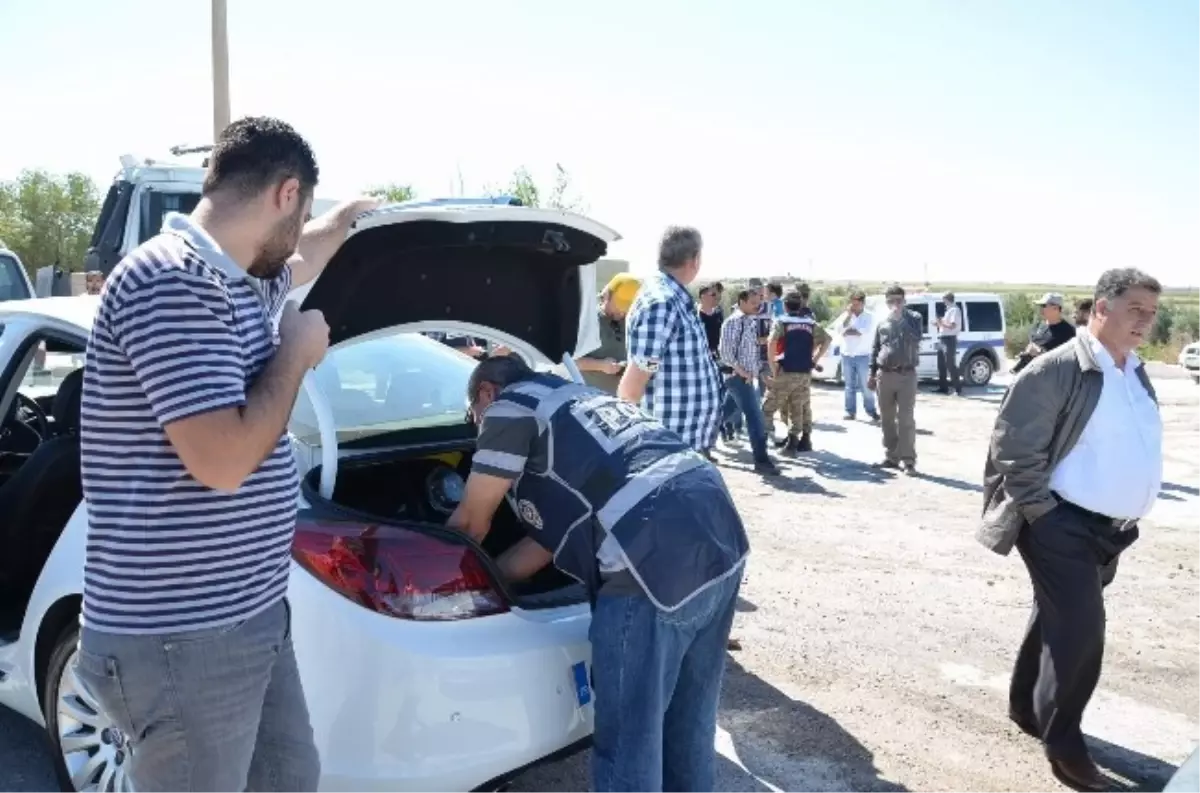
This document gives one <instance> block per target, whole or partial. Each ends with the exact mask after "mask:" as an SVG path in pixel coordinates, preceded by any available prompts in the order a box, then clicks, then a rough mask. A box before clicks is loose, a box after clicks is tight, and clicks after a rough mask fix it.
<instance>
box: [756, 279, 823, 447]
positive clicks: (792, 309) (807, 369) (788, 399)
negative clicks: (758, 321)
mask: <svg viewBox="0 0 1200 793" xmlns="http://www.w3.org/2000/svg"><path fill="white" fill-rule="evenodd" d="M807 303H808V300H807V295H806V294H805V292H803V291H797V292H791V293H789V294H788V296H787V297H786V298H784V301H783V307H784V310H785V311H786V312H787V313H786V314H785V315H784V316H782V317H780V318H779V319H778V320H776V321H775V324H774V325H773V326H772V327H771V335H770V339H769V341H768V345H767V347H768V349H769V350H771V359H770V364H771V384H770V390H769V392H768V394H767V398H766V399H765V400H763V414H764V415H765V417H766V419H767V421H768V422H770V421H771V420H772V417H773V416H774V415H775V410H776V408H778V407H780V406H783V405H786V406H787V416H788V419H790V427H789V430H788V435H787V438H786V440H785V441H784V446H783V452H784V454H787V455H794V454H796V453H797V452H810V451H812V423H813V419H812V371H813V367H814V366H815V365H816V362H817V361H819V360H820V359H821V356H822V355H824V354H825V350H826V348H827V347H828V346H829V342H830V337H829V334H828V333H827V332H826V331H825V328H823V327H821V325H820V323H818V322H817V321H816V319H815V318H814V317H813V313H812V311H811V310H810V309H809V308H808V306H807Z"/></svg>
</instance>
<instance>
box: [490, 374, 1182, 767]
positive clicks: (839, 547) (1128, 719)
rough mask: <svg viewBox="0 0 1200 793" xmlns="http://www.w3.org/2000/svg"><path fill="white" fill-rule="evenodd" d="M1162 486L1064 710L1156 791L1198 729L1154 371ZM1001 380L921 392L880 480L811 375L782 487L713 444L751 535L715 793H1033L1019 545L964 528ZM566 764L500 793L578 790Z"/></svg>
mask: <svg viewBox="0 0 1200 793" xmlns="http://www.w3.org/2000/svg"><path fill="white" fill-rule="evenodd" d="M1156 386H1157V387H1158V389H1159V395H1160V399H1161V401H1162V405H1163V414H1164V420H1165V425H1166V438H1165V456H1166V468H1165V479H1166V482H1167V484H1166V486H1165V487H1164V490H1163V494H1162V496H1161V497H1160V499H1159V503H1158V505H1157V506H1156V508H1155V511H1154V513H1153V515H1152V516H1151V518H1150V520H1148V521H1146V522H1145V523H1144V525H1143V531H1142V537H1141V539H1140V540H1139V542H1138V543H1137V544H1136V545H1135V546H1134V547H1133V548H1132V549H1131V550H1130V551H1129V552H1128V553H1127V554H1126V556H1125V558H1124V559H1123V560H1122V565H1121V569H1120V572H1119V573H1118V575H1117V579H1116V582H1115V583H1114V584H1113V585H1112V586H1111V587H1110V588H1109V590H1108V595H1107V603H1108V619H1109V630H1108V650H1107V655H1106V660H1105V669H1104V675H1103V678H1102V680H1101V683H1100V690H1099V691H1098V692H1097V694H1096V697H1095V698H1094V699H1093V701H1092V705H1091V707H1090V708H1089V710H1088V713H1087V716H1086V718H1085V723H1084V727H1085V730H1086V731H1087V732H1088V733H1089V735H1091V736H1092V747H1093V751H1094V753H1095V755H1096V758H1097V760H1098V762H1100V763H1101V764H1102V765H1104V766H1105V767H1106V768H1108V769H1109V770H1110V771H1111V772H1113V773H1114V774H1116V775H1117V776H1118V777H1119V778H1122V779H1124V780H1126V781H1127V782H1129V783H1130V784H1131V786H1132V787H1136V788H1139V789H1151V790H1161V789H1162V786H1163V784H1165V782H1166V781H1167V779H1168V778H1169V777H1170V775H1171V773H1172V772H1173V771H1174V768H1175V766H1176V765H1178V764H1179V763H1180V762H1182V761H1183V759H1184V758H1185V757H1186V756H1187V754H1188V753H1189V752H1190V751H1191V750H1192V748H1193V746H1194V745H1195V743H1196V740H1197V731H1198V727H1197V719H1198V715H1200V714H1198V708H1200V706H1198V692H1200V671H1198V663H1197V648H1198V647H1200V630H1198V620H1197V617H1198V616H1200V614H1198V611H1197V603H1198V598H1200V585H1198V582H1200V579H1198V576H1197V560H1198V556H1200V530H1198V529H1200V519H1198V513H1197V509H1198V506H1200V494H1198V491H1197V488H1196V485H1197V481H1198V479H1200V470H1198V468H1197V454H1196V449H1197V448H1200V446H1198V444H1197V441H1198V440H1200V439H1198V438H1197V418H1198V413H1200V412H1198V410H1197V407H1198V403H1200V388H1197V387H1196V386H1195V385H1194V384H1192V383H1191V382H1190V381H1187V380H1180V379H1164V380H1162V381H1161V382H1157V383H1156ZM999 397H1000V389H999V388H996V387H993V388H992V389H990V390H988V391H982V392H978V393H974V394H970V395H969V396H968V397H967V398H961V399H960V398H953V397H941V396H937V395H934V394H929V393H926V392H922V394H921V396H920V398H919V401H918V407H917V423H918V426H919V427H920V429H921V435H920V436H919V437H918V439H917V451H918V455H919V460H918V465H919V468H920V471H921V475H920V476H918V477H916V478H906V477H902V476H891V475H887V474H881V473H880V472H878V471H876V470H874V469H872V468H870V463H871V462H873V461H875V460H877V459H879V457H880V456H881V453H882V448H881V446H880V436H879V430H878V428H876V427H875V426H872V425H871V424H868V423H866V422H865V421H858V422H842V421H840V416H841V414H842V410H841V393H840V392H839V391H837V390H835V389H833V388H819V389H818V390H817V392H816V393H815V395H814V411H815V413H816V415H817V417H818V419H819V426H818V428H817V431H816V433H815V434H814V437H813V442H814V444H815V446H816V449H817V451H815V452H814V453H812V454H808V455H804V456H803V457H801V458H800V459H799V460H797V461H795V462H784V463H783V464H782V467H783V468H784V480H783V481H782V482H780V483H770V482H768V481H766V480H763V479H761V478H759V477H758V476H756V475H754V474H753V473H752V471H751V470H750V458H749V455H748V454H746V453H744V452H737V453H733V454H727V453H721V454H720V455H719V456H720V457H721V459H722V461H723V463H724V464H723V470H724V471H725V474H726V479H727V481H728V482H729V485H730V487H731V489H732V490H733V492H734V496H735V498H736V499H737V502H738V506H739V507H740V509H741V512H742V515H743V516H744V518H745V520H746V522H747V524H748V526H749V530H750V533H751V541H752V543H753V552H752V555H751V561H750V564H749V568H748V571H747V575H746V580H745V585H744V587H743V589H742V598H743V602H742V607H741V613H740V614H739V615H738V618H737V621H736V623H735V627H734V631H735V635H736V636H737V637H738V638H739V639H740V640H741V642H742V645H743V650H742V651H740V652H735V653H731V655H730V665H729V672H728V679H727V682H726V686H725V690H724V695H723V699H722V709H721V716H720V726H721V730H720V732H719V734H718V736H717V746H718V750H719V752H720V754H721V760H720V763H719V788H720V789H726V790H771V789H783V790H846V789H855V790H904V789H912V790H917V789H921V790H952V789H953V790H1053V789H1059V788H1060V786H1059V785H1058V783H1057V782H1056V781H1055V780H1054V778H1053V777H1052V776H1050V774H1049V772H1048V770H1047V767H1046V764H1045V762H1044V760H1043V759H1042V756H1041V753H1040V750H1039V747H1038V746H1037V744H1036V743H1035V742H1034V741H1033V740H1032V739H1029V738H1027V737H1026V736H1024V735H1023V734H1022V733H1020V732H1019V731H1018V730H1017V729H1016V728H1015V727H1014V726H1012V725H1011V724H1010V723H1009V721H1008V720H1007V719H1006V717H1005V711H1006V706H1007V686H1008V673H1009V670H1010V667H1011V663H1012V660H1013V658H1014V656H1015V653H1016V649H1017V645H1018V643H1019V641H1020V638H1021V635H1022V632H1023V630H1024V627H1025V621H1026V619H1027V617H1028V608H1029V603H1030V599H1031V596H1032V595H1031V590H1030V586H1029V581H1028V577H1027V575H1026V573H1025V570H1024V567H1023V566H1022V564H1021V562H1020V560H1019V558H1018V557H1017V556H1016V555H1015V554H1014V555H1013V556H1011V557H1000V556H997V555H995V554H993V553H991V552H989V551H987V550H985V549H984V548H982V546H980V545H978V544H977V543H976V542H975V540H974V538H973V532H974V529H975V526H976V522H977V520H978V517H979V513H980V508H981V495H980V492H981V485H980V480H981V477H982V470H983V460H984V453H985V450H986V448H987V439H988V434H989V432H990V430H991V427H992V422H993V420H994V417H995V412H996V405H997V403H998V402H999ZM586 762H587V758H586V756H583V757H579V758H576V759H574V760H572V761H568V762H566V763H560V764H557V765H554V766H549V767H546V768H542V769H537V770H535V771H533V772H530V773H529V774H527V775H526V776H525V777H522V778H521V779H520V780H518V781H517V783H516V785H515V786H514V789H519V790H551V789H553V790H585V789H587V772H586Z"/></svg>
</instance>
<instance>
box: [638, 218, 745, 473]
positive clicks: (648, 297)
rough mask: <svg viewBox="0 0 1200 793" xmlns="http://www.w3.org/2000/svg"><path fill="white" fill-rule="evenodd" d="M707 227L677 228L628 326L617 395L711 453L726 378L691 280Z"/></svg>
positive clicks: (667, 238)
mask: <svg viewBox="0 0 1200 793" xmlns="http://www.w3.org/2000/svg"><path fill="white" fill-rule="evenodd" d="M701 247H702V242H701V240H700V232H698V231H696V229H693V228H685V227H677V226H672V227H671V228H668V229H667V231H666V233H664V234H663V238H662V243H661V244H660V245H659V249H658V272H657V273H655V274H654V275H652V276H650V277H649V278H647V279H646V280H645V281H644V282H643V283H642V288H641V289H640V290H639V291H638V295H637V299H636V300H634V301H633V305H632V306H631V307H630V309H629V314H628V316H627V318H626V326H625V343H626V348H627V351H628V356H627V360H628V364H629V365H628V366H626V368H625V374H624V376H623V377H622V378H621V384H620V386H619V387H618V389H617V395H618V396H620V397H621V398H622V399H624V400H626V401H628V402H634V403H638V404H640V405H641V406H642V408H643V409H644V410H645V411H646V412H648V413H650V414H651V415H653V416H655V417H656V418H658V420H659V421H661V422H662V423H663V425H664V426H666V427H667V429H669V430H672V431H674V432H676V433H677V434H678V435H679V436H680V437H681V438H683V441H684V443H686V444H688V445H689V446H691V447H692V448H693V449H696V450H697V451H699V452H700V453H701V454H703V455H704V456H705V457H708V455H709V452H708V450H709V449H710V448H712V446H713V445H714V443H715V441H716V434H717V424H718V422H719V420H720V414H721V399H722V396H723V394H722V391H721V376H720V374H719V372H718V371H717V365H716V363H715V362H714V361H713V358H712V354H711V353H710V352H709V349H708V337H707V336H706V335H705V333H704V325H703V324H702V323H701V322H700V317H699V315H698V314H697V313H696V304H695V302H694V301H693V300H692V296H691V295H690V294H689V293H688V291H687V285H688V284H690V283H691V282H692V281H694V280H696V276H697V275H699V273H700V250H701Z"/></svg>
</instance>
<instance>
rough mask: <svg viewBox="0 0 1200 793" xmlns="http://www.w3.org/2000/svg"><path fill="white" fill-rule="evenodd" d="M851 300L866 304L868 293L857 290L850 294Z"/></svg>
mask: <svg viewBox="0 0 1200 793" xmlns="http://www.w3.org/2000/svg"><path fill="white" fill-rule="evenodd" d="M850 299H851V300H861V301H862V302H864V303H865V302H867V293H866V292H864V291H863V290H861V289H855V290H854V291H853V292H851V293H850Z"/></svg>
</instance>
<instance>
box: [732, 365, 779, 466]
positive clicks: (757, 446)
mask: <svg viewBox="0 0 1200 793" xmlns="http://www.w3.org/2000/svg"><path fill="white" fill-rule="evenodd" d="M725 388H726V393H728V394H729V395H730V396H732V397H733V402H734V405H735V406H736V407H737V409H738V410H740V411H741V412H742V414H743V415H745V417H746V434H748V435H749V436H750V448H751V449H752V450H753V452H754V461H755V462H763V461H764V460H769V459H770V457H769V456H768V455H767V422H766V419H764V418H763V412H762V397H761V396H760V395H759V392H758V389H756V388H755V387H754V384H753V383H747V382H746V381H745V380H743V379H742V378H740V377H738V376H737V375H731V376H730V377H727V378H725ZM726 404H728V403H726ZM727 420H728V419H727Z"/></svg>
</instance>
